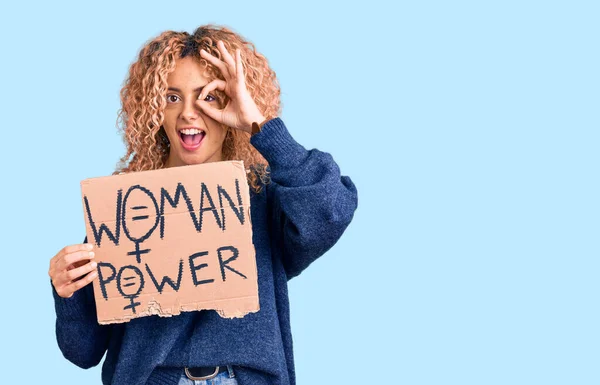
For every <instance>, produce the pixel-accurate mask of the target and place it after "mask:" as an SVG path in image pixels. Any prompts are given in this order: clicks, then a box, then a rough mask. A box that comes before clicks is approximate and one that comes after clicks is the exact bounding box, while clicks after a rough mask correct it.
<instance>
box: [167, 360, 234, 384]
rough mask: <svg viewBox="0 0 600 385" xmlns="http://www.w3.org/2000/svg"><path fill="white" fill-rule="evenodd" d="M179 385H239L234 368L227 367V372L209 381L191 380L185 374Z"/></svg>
mask: <svg viewBox="0 0 600 385" xmlns="http://www.w3.org/2000/svg"><path fill="white" fill-rule="evenodd" d="M177 385H238V381H237V378H235V373H234V372H233V367H232V366H231V365H227V371H226V372H221V373H219V374H217V375H216V376H215V377H213V378H211V379H209V380H190V379H189V378H187V376H186V375H185V372H184V373H183V374H182V375H181V378H180V379H179V382H178V383H177Z"/></svg>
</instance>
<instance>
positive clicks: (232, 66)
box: [217, 40, 236, 76]
mask: <svg viewBox="0 0 600 385" xmlns="http://www.w3.org/2000/svg"><path fill="white" fill-rule="evenodd" d="M217 47H218V48H219V51H221V56H222V57H223V60H225V63H227V66H228V69H229V74H230V75H232V76H233V74H235V71H236V69H235V62H234V61H233V56H231V54H230V53H229V51H227V48H226V47H225V43H223V41H222V40H219V41H217Z"/></svg>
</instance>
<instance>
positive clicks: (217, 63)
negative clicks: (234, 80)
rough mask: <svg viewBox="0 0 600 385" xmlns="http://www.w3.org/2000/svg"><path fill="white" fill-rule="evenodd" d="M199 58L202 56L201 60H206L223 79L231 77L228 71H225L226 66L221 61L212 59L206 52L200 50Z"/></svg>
mask: <svg viewBox="0 0 600 385" xmlns="http://www.w3.org/2000/svg"><path fill="white" fill-rule="evenodd" d="M200 56H202V57H203V58H205V59H206V60H208V61H209V62H211V63H212V64H213V65H214V66H215V67H217V68H218V69H219V70H220V71H221V73H222V74H223V77H224V78H225V79H228V78H230V77H231V76H230V75H229V70H228V69H227V66H226V65H225V63H224V62H222V61H221V60H219V59H217V58H216V57H214V56H213V55H212V54H211V53H209V52H208V51H206V50H204V49H201V50H200Z"/></svg>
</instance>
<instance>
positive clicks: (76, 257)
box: [56, 251, 95, 270]
mask: <svg viewBox="0 0 600 385" xmlns="http://www.w3.org/2000/svg"><path fill="white" fill-rule="evenodd" d="M94 256H95V253H94V252H93V251H76V252H74V253H71V254H67V255H65V257H64V258H63V259H62V262H60V263H57V265H56V268H57V269H58V270H63V269H66V267H67V266H69V265H72V264H74V263H76V262H79V261H83V260H86V259H92V258H94Z"/></svg>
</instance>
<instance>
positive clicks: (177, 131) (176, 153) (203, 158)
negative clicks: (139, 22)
mask: <svg viewBox="0 0 600 385" xmlns="http://www.w3.org/2000/svg"><path fill="white" fill-rule="evenodd" d="M175 65H176V67H175V71H173V72H171V73H170V74H169V77H168V78H167V83H168V91H167V107H166V108H165V112H164V115H165V117H164V121H163V127H164V129H165V131H166V133H167V136H168V137H169V142H170V143H171V146H170V151H169V157H168V159H167V163H166V167H176V166H183V165H188V164H199V163H207V162H218V161H221V160H222V148H223V140H224V139H225V134H227V130H226V129H223V128H221V126H220V125H219V123H218V122H217V121H215V120H213V119H211V118H210V117H208V116H207V115H205V114H204V113H203V112H202V110H201V109H200V107H199V106H198V105H197V104H196V101H197V100H198V96H199V95H200V92H201V91H202V88H203V87H204V86H205V85H206V84H208V83H209V79H208V78H206V77H204V76H203V74H202V73H203V70H204V67H203V66H201V65H200V64H199V63H198V62H197V61H196V60H195V59H194V58H193V57H191V56H188V57H185V58H183V59H177V60H176V61H175ZM204 100H205V101H207V102H209V103H211V104H213V106H214V107H216V108H221V107H220V106H219V105H218V102H217V100H216V98H215V97H214V94H212V93H209V94H208V95H206V98H205V99H204Z"/></svg>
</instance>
